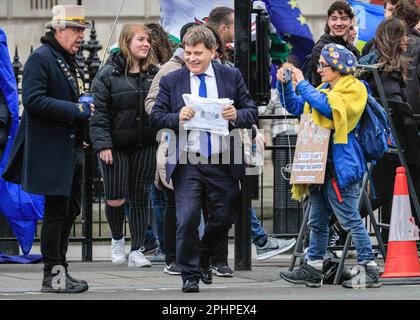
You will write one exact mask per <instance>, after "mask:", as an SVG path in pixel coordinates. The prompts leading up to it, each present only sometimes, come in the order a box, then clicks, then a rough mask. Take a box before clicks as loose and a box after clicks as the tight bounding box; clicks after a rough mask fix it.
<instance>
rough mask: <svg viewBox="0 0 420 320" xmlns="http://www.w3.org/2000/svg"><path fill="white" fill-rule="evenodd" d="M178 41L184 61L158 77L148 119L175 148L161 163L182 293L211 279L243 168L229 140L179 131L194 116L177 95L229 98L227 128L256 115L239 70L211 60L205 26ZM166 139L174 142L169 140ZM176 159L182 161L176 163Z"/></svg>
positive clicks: (211, 38)
mask: <svg viewBox="0 0 420 320" xmlns="http://www.w3.org/2000/svg"><path fill="white" fill-rule="evenodd" d="M182 44H183V47H184V50H185V56H184V58H185V63H186V64H185V66H184V67H183V68H182V69H180V70H177V71H174V72H172V73H170V74H168V75H167V76H164V77H162V79H161V81H160V87H159V94H158V96H157V98H156V103H155V105H154V107H153V110H152V114H151V123H152V126H154V127H155V128H156V129H172V130H173V131H174V132H176V140H177V141H176V147H174V148H171V147H170V148H169V153H171V151H170V150H171V149H172V150H173V151H174V152H175V155H174V156H173V157H172V156H171V154H169V155H168V159H169V160H168V163H167V166H166V171H167V172H166V179H167V180H168V181H169V179H170V178H172V181H173V184H174V192H175V201H176V217H177V236H176V242H177V244H176V256H177V263H178V264H179V266H180V267H181V276H182V280H183V287H182V291H183V292H198V291H199V287H198V281H199V280H200V279H201V280H202V281H203V282H204V283H205V284H211V283H212V272H211V268H210V261H209V260H210V255H211V253H212V251H213V248H214V245H215V244H216V243H217V241H219V239H220V237H221V236H222V235H223V234H224V233H225V232H226V231H227V230H229V228H230V227H231V224H232V223H233V217H234V212H233V210H234V204H238V202H239V198H238V196H239V178H241V176H243V175H244V173H245V166H244V165H243V164H242V163H241V164H234V163H233V162H234V158H233V155H232V154H233V149H234V148H235V149H236V150H237V147H238V146H237V143H236V145H235V146H233V144H232V141H230V139H229V138H228V139H223V137H222V136H220V135H218V134H214V133H211V134H210V133H207V132H200V131H191V132H189V134H188V136H185V135H183V134H180V131H182V128H181V127H182V126H183V122H185V121H189V120H191V119H192V118H193V117H194V115H195V111H194V109H193V108H191V107H189V106H185V103H184V101H183V98H182V95H183V94H185V93H190V94H193V95H196V96H201V97H207V98H229V99H231V100H233V101H234V103H233V105H229V106H227V107H225V109H224V111H223V112H222V113H221V116H222V117H223V118H224V119H225V120H227V121H229V130H230V131H231V132H232V130H234V129H239V128H251V126H252V124H254V123H256V121H257V119H258V111H257V108H256V106H255V103H254V101H253V100H252V99H251V97H250V95H249V92H248V90H247V88H246V86H245V83H244V80H243V78H242V75H241V73H240V72H239V70H237V69H235V68H229V67H225V66H222V65H219V64H217V63H212V59H213V57H214V54H215V50H216V39H215V38H214V35H213V33H212V32H211V31H210V30H209V29H207V28H205V27H202V26H197V27H193V28H191V29H190V30H189V31H188V32H187V34H186V35H185V36H184V38H183V42H182ZM236 131H237V130H236ZM236 131H235V132H236ZM170 139H171V141H170V143H172V144H173V145H174V143H175V141H173V140H175V139H172V137H171V138H170ZM239 149H241V148H239ZM226 154H230V161H229V162H228V163H225V162H226V161H223V162H222V161H221V159H222V157H223V159H225V155H226ZM180 157H181V159H183V160H185V161H179V159H180ZM197 157H199V159H200V161H199V162H198V163H196V162H194V163H195V164H192V161H190V160H191V159H193V158H194V159H195V160H196V159H197ZM214 160H216V161H214ZM219 160H220V161H219ZM214 162H216V163H214ZM202 201H206V204H205V203H202ZM204 205H207V206H208V207H209V209H210V217H209V219H208V222H207V224H206V227H205V230H204V235H203V238H202V240H201V243H200V240H199V236H198V226H199V224H200V209H201V208H202V207H204Z"/></svg>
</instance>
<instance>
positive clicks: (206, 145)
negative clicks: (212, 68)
mask: <svg viewBox="0 0 420 320" xmlns="http://www.w3.org/2000/svg"><path fill="white" fill-rule="evenodd" d="M197 77H198V78H199V79H200V87H199V88H198V95H199V96H200V97H203V98H207V86H206V74H205V73H202V74H198V75H197ZM200 153H201V154H202V155H203V156H205V157H207V158H208V157H209V156H210V155H211V135H210V132H204V131H200Z"/></svg>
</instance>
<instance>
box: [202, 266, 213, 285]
mask: <svg viewBox="0 0 420 320" xmlns="http://www.w3.org/2000/svg"><path fill="white" fill-rule="evenodd" d="M200 273H201V275H200V279H201V281H203V283H204V284H212V283H213V271H212V269H211V268H207V269H202V268H200Z"/></svg>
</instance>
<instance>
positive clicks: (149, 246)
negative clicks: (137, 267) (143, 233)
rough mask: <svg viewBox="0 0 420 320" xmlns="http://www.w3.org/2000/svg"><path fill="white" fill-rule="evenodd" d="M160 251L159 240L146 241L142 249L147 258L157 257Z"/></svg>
mask: <svg viewBox="0 0 420 320" xmlns="http://www.w3.org/2000/svg"><path fill="white" fill-rule="evenodd" d="M158 250H159V241H158V240H152V241H150V240H146V241H145V242H144V246H143V247H141V248H140V251H141V253H143V254H144V255H145V256H147V255H155V254H157V252H158Z"/></svg>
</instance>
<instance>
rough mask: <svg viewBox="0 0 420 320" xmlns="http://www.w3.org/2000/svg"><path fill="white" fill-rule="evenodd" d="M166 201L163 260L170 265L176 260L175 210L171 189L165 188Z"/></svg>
mask: <svg viewBox="0 0 420 320" xmlns="http://www.w3.org/2000/svg"><path fill="white" fill-rule="evenodd" d="M165 193H166V197H167V199H168V202H167V204H166V209H165V216H164V232H163V233H164V238H165V260H166V264H167V265H170V264H171V263H172V262H175V261H176V210H175V195H174V191H173V190H169V189H165Z"/></svg>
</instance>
